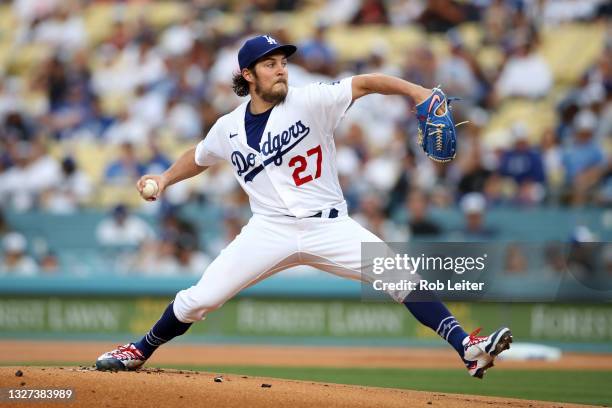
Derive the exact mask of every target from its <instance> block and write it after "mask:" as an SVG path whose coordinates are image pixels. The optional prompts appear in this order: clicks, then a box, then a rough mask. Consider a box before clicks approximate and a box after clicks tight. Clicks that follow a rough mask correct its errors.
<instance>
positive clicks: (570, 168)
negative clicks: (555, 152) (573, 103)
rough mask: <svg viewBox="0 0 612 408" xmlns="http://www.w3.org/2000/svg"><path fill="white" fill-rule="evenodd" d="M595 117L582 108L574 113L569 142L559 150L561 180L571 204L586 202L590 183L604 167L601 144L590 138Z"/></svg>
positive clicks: (594, 180) (604, 160)
mask: <svg viewBox="0 0 612 408" xmlns="http://www.w3.org/2000/svg"><path fill="white" fill-rule="evenodd" d="M596 125H597V117H596V116H595V114H593V113H592V112H590V111H582V112H580V113H579V114H578V115H577V116H576V120H575V129H576V134H575V135H574V138H573V141H572V142H571V144H570V145H569V146H568V147H566V148H565V150H564V152H563V158H562V160H563V167H564V168H565V183H566V186H567V188H568V193H569V197H567V198H568V199H569V201H570V202H571V204H573V205H581V204H584V203H585V202H586V200H587V199H588V195H589V193H590V191H591V190H592V188H593V187H595V186H596V185H597V183H598V182H599V181H600V179H601V177H602V176H603V174H604V172H605V169H606V163H607V160H606V156H605V154H604V151H603V148H602V147H601V146H600V145H599V144H598V143H597V141H595V140H594V139H593V131H594V130H595V127H596Z"/></svg>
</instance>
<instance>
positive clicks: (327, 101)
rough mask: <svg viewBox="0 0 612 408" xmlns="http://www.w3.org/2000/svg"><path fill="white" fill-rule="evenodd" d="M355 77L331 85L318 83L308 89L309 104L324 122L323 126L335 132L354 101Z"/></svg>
mask: <svg viewBox="0 0 612 408" xmlns="http://www.w3.org/2000/svg"><path fill="white" fill-rule="evenodd" d="M352 82H353V77H349V78H344V79H342V80H341V81H335V82H331V83H322V82H319V83H316V84H312V85H309V86H307V87H306V94H307V96H306V97H307V104H308V106H309V108H310V109H312V110H313V111H314V113H315V115H316V116H317V117H318V118H320V120H322V121H323V126H324V127H325V128H327V129H330V130H331V131H333V130H335V129H336V127H337V126H338V124H339V123H340V120H341V119H342V118H343V117H344V114H345V113H346V111H347V110H348V108H349V107H350V106H351V102H352V101H353V88H352Z"/></svg>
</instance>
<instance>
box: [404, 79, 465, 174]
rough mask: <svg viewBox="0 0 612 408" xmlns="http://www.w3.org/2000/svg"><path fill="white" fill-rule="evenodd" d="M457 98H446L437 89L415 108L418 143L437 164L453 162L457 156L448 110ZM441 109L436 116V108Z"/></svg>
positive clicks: (455, 139) (451, 119) (455, 135)
mask: <svg viewBox="0 0 612 408" xmlns="http://www.w3.org/2000/svg"><path fill="white" fill-rule="evenodd" d="M454 99H457V98H447V97H446V95H445V94H444V92H442V90H441V89H440V88H439V87H436V88H434V89H433V90H432V93H431V95H430V96H429V98H427V99H425V100H424V101H423V102H421V103H420V104H418V105H417V106H416V115H417V119H418V121H419V129H418V142H419V145H420V146H421V147H422V148H423V151H425V154H427V156H428V157H429V158H430V159H432V160H435V161H437V162H441V163H445V162H449V161H451V160H453V159H454V158H455V155H456V154H457V134H456V133H455V127H456V126H459V125H462V124H464V123H466V122H461V123H458V124H457V125H455V123H454V122H453V116H452V114H451V110H450V109H449V105H450V102H451V101H452V100H454ZM440 107H443V108H442V110H443V113H441V114H438V113H436V112H437V111H438V108H440Z"/></svg>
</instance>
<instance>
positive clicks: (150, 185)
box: [140, 179, 159, 199]
mask: <svg viewBox="0 0 612 408" xmlns="http://www.w3.org/2000/svg"><path fill="white" fill-rule="evenodd" d="M158 191H159V187H158V185H157V183H156V182H155V180H153V179H147V180H146V181H145V185H144V187H143V188H142V192H141V193H140V194H141V195H142V198H144V199H149V198H151V197H154V196H155V195H156V194H157V192H158Z"/></svg>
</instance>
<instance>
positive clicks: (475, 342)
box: [463, 327, 512, 378]
mask: <svg viewBox="0 0 612 408" xmlns="http://www.w3.org/2000/svg"><path fill="white" fill-rule="evenodd" d="M478 333H480V329H476V330H474V332H473V333H471V334H470V335H469V336H468V337H466V338H465V339H464V340H463V351H464V355H463V362H464V363H465V366H466V367H467V369H468V373H469V374H470V375H471V376H472V377H476V378H482V377H483V376H484V374H485V372H486V371H487V369H489V368H491V367H493V361H494V360H495V358H496V357H497V356H498V355H499V353H501V352H502V351H504V350H508V349H509V348H510V343H512V332H511V331H510V329H509V328H507V327H502V328H500V329H498V330H497V331H495V332H494V333H493V334H491V335H490V336H478Z"/></svg>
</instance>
